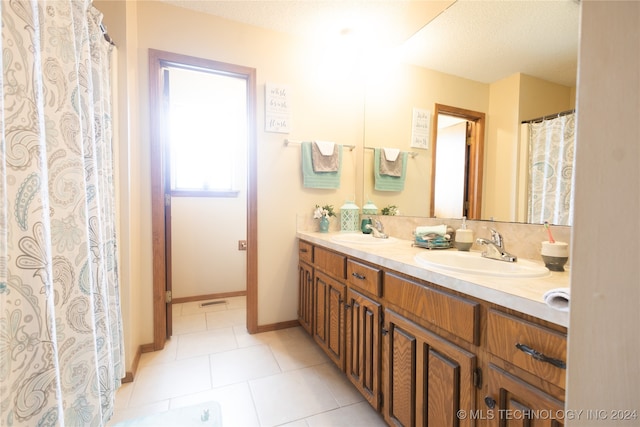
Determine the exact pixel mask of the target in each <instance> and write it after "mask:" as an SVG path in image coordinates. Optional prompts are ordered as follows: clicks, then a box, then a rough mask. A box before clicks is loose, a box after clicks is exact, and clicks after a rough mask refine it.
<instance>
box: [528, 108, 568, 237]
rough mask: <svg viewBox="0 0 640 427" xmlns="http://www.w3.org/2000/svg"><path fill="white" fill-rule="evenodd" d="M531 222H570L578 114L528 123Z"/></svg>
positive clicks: (529, 208) (564, 223) (529, 216)
mask: <svg viewBox="0 0 640 427" xmlns="http://www.w3.org/2000/svg"><path fill="white" fill-rule="evenodd" d="M528 127H529V197H528V199H529V204H528V205H529V206H528V222H530V223H538V224H540V223H543V222H545V221H549V223H550V224H557V225H571V224H572V221H573V196H572V187H573V162H574V160H573V159H574V151H575V150H574V147H575V113H571V114H567V115H563V116H560V117H556V118H553V119H548V120H542V121H541V122H536V123H529V124H528Z"/></svg>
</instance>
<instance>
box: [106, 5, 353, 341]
mask: <svg viewBox="0 0 640 427" xmlns="http://www.w3.org/2000/svg"><path fill="white" fill-rule="evenodd" d="M107 3H108V2H107ZM129 3H133V4H135V5H136V6H137V8H136V10H135V11H134V12H132V14H134V15H135V16H136V17H137V22H136V23H137V33H136V35H135V39H137V46H136V47H135V50H134V51H135V53H136V56H137V58H136V62H135V63H131V62H130V63H129V66H130V67H133V68H134V69H137V70H138V74H139V75H138V76H137V80H136V83H135V86H136V87H137V93H132V94H129V95H128V98H126V99H129V100H130V102H132V103H137V104H138V105H139V110H138V112H139V121H138V123H137V126H135V125H134V126H132V127H134V128H135V129H134V130H133V131H132V133H138V134H139V135H140V137H139V138H135V139H131V141H132V142H131V145H132V147H130V148H129V150H130V152H131V156H130V162H131V165H132V167H131V169H132V171H133V170H135V174H133V173H132V177H131V180H130V185H131V188H132V189H135V190H132V191H139V194H137V200H138V201H139V202H138V203H139V209H137V211H135V212H130V214H131V216H132V218H135V221H138V222H139V224H143V226H141V227H139V228H138V230H139V236H136V237H135V238H133V237H132V239H131V246H135V245H138V244H139V245H140V251H139V252H137V253H136V254H135V255H136V265H137V266H138V268H139V269H140V276H139V280H136V281H135V283H132V284H131V286H130V287H129V289H123V293H125V294H129V295H131V296H134V298H133V299H132V300H131V301H132V303H131V305H132V306H134V308H135V310H134V309H132V310H131V311H132V312H133V311H135V312H136V319H132V326H131V328H132V331H131V336H132V337H133V338H132V339H131V341H130V342H131V345H130V346H127V347H128V350H129V353H131V352H132V351H135V349H136V348H137V347H138V346H139V345H141V344H145V343H150V342H152V341H153V326H152V317H153V311H152V253H151V201H150V179H149V176H150V165H149V149H150V148H149V108H148V93H149V88H148V75H147V70H148V57H147V55H148V49H149V48H153V49H159V50H165V51H171V52H175V53H180V54H185V55H192V56H199V57H203V58H208V59H213V60H217V61H222V62H228V63H234V64H238V65H242V66H247V67H254V68H256V69H257V93H258V100H257V105H258V114H257V119H258V125H257V127H258V144H257V145H258V159H259V162H258V186H259V189H258V212H259V218H258V224H259V235H258V243H259V247H258V253H259V267H258V286H259V295H258V306H259V313H258V323H259V324H260V325H265V324H272V323H276V322H280V321H287V320H292V319H295V318H296V317H297V315H296V310H297V304H296V301H297V293H296V292H297V288H296V281H297V268H296V257H295V254H296V253H297V251H296V241H295V225H296V220H295V219H296V214H297V213H308V214H309V215H310V214H311V212H312V210H313V206H314V205H315V204H316V203H318V204H325V203H330V204H334V205H335V206H337V207H338V206H340V205H341V204H342V203H343V201H344V200H345V199H346V198H352V197H353V195H354V194H355V193H358V195H359V193H360V192H361V189H358V188H357V186H356V184H355V183H356V176H355V174H356V171H355V169H356V165H357V164H358V162H359V161H360V160H359V156H360V155H361V146H362V122H363V116H362V114H363V95H362V94H363V87H362V84H361V79H359V78H358V75H357V74H354V73H352V72H351V70H348V69H346V68H345V67H344V66H343V65H342V64H340V63H338V62H336V61H335V60H334V59H333V58H332V57H331V56H330V55H329V53H330V51H328V52H323V50H322V48H321V47H316V48H313V49H310V48H309V46H305V45H303V44H301V43H298V42H297V41H295V40H291V38H289V37H286V36H284V35H282V34H279V33H275V32H270V31H264V30H260V29H257V28H254V27H250V26H246V25H240V24H236V23H233V22H230V21H225V20H223V19H219V18H217V17H214V16H210V15H205V14H200V13H195V12H191V11H188V10H185V9H180V8H176V7H172V6H169V5H166V4H162V3H159V2H146V1H140V2H127V4H129ZM110 12H111V11H110ZM105 15H106V17H105V19H106V23H107V25H108V27H111V23H110V22H111V21H112V20H113V21H114V22H115V21H116V20H118V19H120V18H121V17H122V16H121V15H120V14H118V13H115V12H114V13H113V14H111V13H107V11H106V10H105ZM130 16H131V15H130ZM128 18H129V16H127V19H128ZM114 37H115V34H114ZM127 45H129V43H128V41H127ZM292 58H293V59H294V60H293V61H292ZM265 82H274V83H280V84H288V85H290V87H291V89H292V99H291V103H292V106H293V108H292V112H293V113H292V123H293V124H292V131H291V133H290V134H289V135H286V134H276V133H267V132H264V131H263V130H264V107H263V106H264V84H265ZM287 137H289V138H291V139H296V140H311V139H325V140H334V141H336V142H338V143H342V144H353V145H358V147H359V149H358V150H355V151H354V152H349V151H345V152H344V157H343V160H344V164H343V171H342V181H341V182H342V185H341V188H340V189H339V190H310V189H304V188H303V187H302V179H301V172H300V148H299V147H298V146H295V145H294V146H290V147H285V146H284V144H283V142H284V139H285V138H287ZM138 152H139V153H140V154H139V158H138V157H136V155H137V153H138ZM126 296H128V295H126Z"/></svg>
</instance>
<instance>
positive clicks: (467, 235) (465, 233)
mask: <svg viewBox="0 0 640 427" xmlns="http://www.w3.org/2000/svg"><path fill="white" fill-rule="evenodd" d="M455 245H456V248H458V250H459V251H468V250H469V249H471V246H472V245H473V230H470V229H468V228H467V217H466V216H463V217H462V225H461V226H460V228H459V229H457V230H456V236H455Z"/></svg>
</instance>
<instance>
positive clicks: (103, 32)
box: [100, 23, 116, 46]
mask: <svg viewBox="0 0 640 427" xmlns="http://www.w3.org/2000/svg"><path fill="white" fill-rule="evenodd" d="M100 31H102V35H103V36H104V39H105V40H106V41H107V42H108V43H109V44H110V45H111V46H115V45H116V43H115V42H114V41H113V39H112V38H111V36H110V35H109V33H108V32H107V27H105V26H104V24H102V23H101V24H100Z"/></svg>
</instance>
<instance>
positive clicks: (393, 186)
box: [373, 148, 407, 191]
mask: <svg viewBox="0 0 640 427" xmlns="http://www.w3.org/2000/svg"><path fill="white" fill-rule="evenodd" d="M380 151H381V149H380V148H375V149H374V150H373V153H374V154H373V177H374V181H375V189H376V190H379V191H402V190H404V178H405V177H406V175H407V152H406V151H403V152H401V153H400V156H402V175H401V176H390V175H381V174H380Z"/></svg>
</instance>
